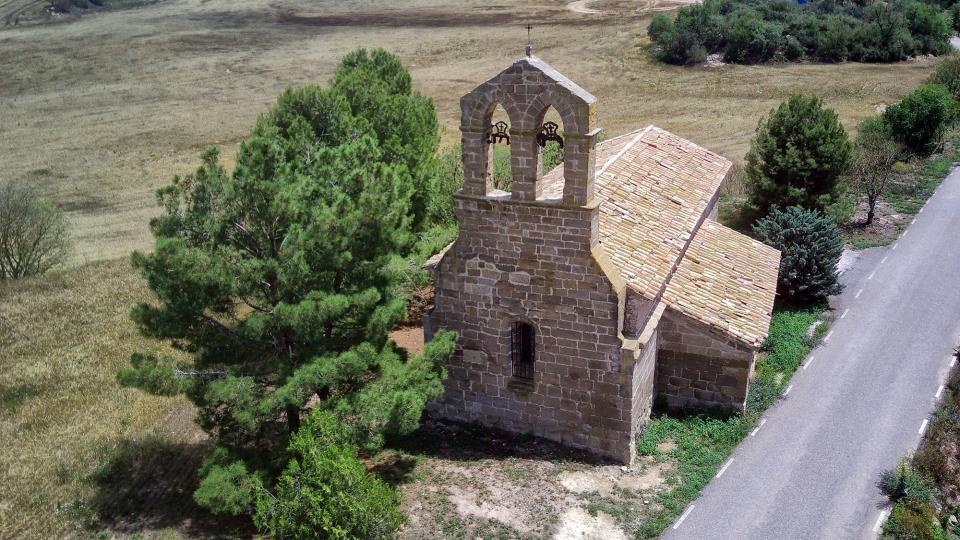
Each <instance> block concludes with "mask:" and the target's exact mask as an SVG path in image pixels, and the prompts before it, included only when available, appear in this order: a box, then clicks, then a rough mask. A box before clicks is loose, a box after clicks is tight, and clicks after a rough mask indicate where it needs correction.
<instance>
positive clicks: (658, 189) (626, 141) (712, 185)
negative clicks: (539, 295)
mask: <svg viewBox="0 0 960 540" xmlns="http://www.w3.org/2000/svg"><path fill="white" fill-rule="evenodd" d="M601 164H602V166H601ZM597 165H598V166H600V167H601V168H600V170H599V171H597V180H596V196H597V197H598V198H599V199H600V200H601V201H602V204H601V206H600V242H601V245H602V246H603V248H604V250H605V251H606V252H607V255H608V256H609V257H610V260H611V261H613V263H614V264H615V265H616V266H617V267H618V268H619V269H620V273H621V274H622V276H623V278H624V279H625V280H626V281H627V283H628V284H629V285H630V287H631V288H632V289H634V290H635V291H637V292H639V293H641V294H643V295H644V296H645V297H647V298H650V299H653V298H656V297H657V296H658V295H659V294H660V292H661V290H662V288H663V285H664V283H666V281H667V279H668V278H669V276H670V274H671V273H672V272H673V271H674V269H675V268H676V265H677V264H678V263H679V262H680V255H681V253H682V252H683V249H684V248H685V247H686V245H687V244H688V242H689V240H690V238H691V236H693V233H694V231H696V228H697V225H698V224H699V223H700V221H701V220H702V219H703V218H704V217H705V214H706V209H707V206H708V205H709V204H710V201H711V200H712V199H713V197H714V196H715V195H716V193H717V190H718V189H719V188H720V182H722V181H723V178H724V176H725V175H726V174H727V171H728V170H729V169H730V161H728V160H727V159H725V158H723V157H721V156H719V155H717V154H714V153H713V152H710V151H708V150H705V149H703V148H700V147H699V146H697V145H695V144H693V143H691V142H689V141H686V140H684V139H682V138H680V137H678V136H676V135H673V134H672V133H668V132H666V131H664V130H662V129H660V128H657V127H654V126H650V127H647V128H645V129H642V130H639V131H635V132H633V133H629V134H627V135H624V136H621V137H617V138H615V139H611V140H609V141H604V142H602V143H600V144H599V145H597ZM544 182H545V183H546V188H545V193H544V195H545V196H547V197H552V196H557V195H558V194H559V193H560V192H561V191H562V189H563V170H562V167H558V169H557V170H553V171H551V172H550V174H547V175H545V176H544Z"/></svg>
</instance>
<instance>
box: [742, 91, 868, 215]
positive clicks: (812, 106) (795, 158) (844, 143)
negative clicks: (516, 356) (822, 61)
mask: <svg viewBox="0 0 960 540" xmlns="http://www.w3.org/2000/svg"><path fill="white" fill-rule="evenodd" d="M851 159H852V145H851V143H850V139H849V137H848V136H847V132H846V131H845V130H844V129H843V126H842V125H841V124H840V121H839V120H838V119H837V113H835V112H833V111H832V110H830V109H825V108H824V107H823V103H822V102H821V101H820V98H817V97H813V96H801V95H795V96H793V97H791V98H790V99H789V100H787V101H785V102H783V103H781V104H780V106H779V107H777V109H775V110H774V111H773V112H772V113H771V114H770V116H769V118H766V119H763V120H761V121H760V124H759V125H758V126H757V133H756V136H755V137H754V140H753V145H752V147H751V148H750V151H749V152H748V153H747V156H746V160H747V166H746V169H745V170H746V185H745V187H746V189H747V205H748V212H749V213H751V214H752V217H753V218H756V217H760V216H764V215H766V214H767V213H769V212H770V209H771V208H773V207H774V206H778V207H780V208H786V207H789V206H800V207H802V208H808V209H815V210H821V211H822V210H824V209H825V208H827V207H828V206H830V205H831V204H832V203H833V202H834V199H835V196H836V191H837V182H838V180H839V178H840V176H841V175H842V174H843V173H845V172H846V170H847V168H848V167H849V165H850V162H851Z"/></svg>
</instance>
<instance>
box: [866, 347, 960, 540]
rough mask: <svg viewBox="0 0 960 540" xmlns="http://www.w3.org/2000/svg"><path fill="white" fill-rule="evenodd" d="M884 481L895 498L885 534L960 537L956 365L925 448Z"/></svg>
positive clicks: (959, 374) (940, 539) (959, 372)
mask: <svg viewBox="0 0 960 540" xmlns="http://www.w3.org/2000/svg"><path fill="white" fill-rule="evenodd" d="M958 354H960V351H958ZM879 487H880V489H881V490H882V491H883V493H884V494H885V495H887V497H889V498H890V501H891V502H892V503H893V508H892V510H891V512H890V516H889V518H888V519H887V521H886V523H885V524H884V526H883V533H882V538H889V539H893V540H905V539H920V540H927V539H930V540H955V539H957V538H960V369H954V370H953V373H952V374H951V377H950V379H949V381H948V382H947V385H946V388H945V394H944V396H943V398H942V401H940V403H939V404H938V406H937V410H936V412H935V413H934V417H933V420H932V422H931V423H930V426H929V428H928V429H927V432H926V435H925V437H924V440H923V442H922V443H921V444H920V448H919V449H918V450H917V451H916V453H914V454H913V456H912V457H910V458H905V459H904V460H903V461H901V462H900V463H899V464H898V465H897V466H896V467H895V468H894V469H892V470H889V471H886V472H884V473H883V475H882V476H881V478H880V482H879Z"/></svg>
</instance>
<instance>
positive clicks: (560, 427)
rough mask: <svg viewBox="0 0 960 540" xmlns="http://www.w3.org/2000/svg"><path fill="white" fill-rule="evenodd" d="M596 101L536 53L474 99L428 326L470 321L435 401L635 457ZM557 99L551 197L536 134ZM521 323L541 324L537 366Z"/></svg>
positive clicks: (450, 410)
mask: <svg viewBox="0 0 960 540" xmlns="http://www.w3.org/2000/svg"><path fill="white" fill-rule="evenodd" d="M595 104H596V98H594V97H593V96H592V95H590V94H589V93H588V92H586V91H585V90H583V89H582V88H580V87H579V86H577V85H575V84H574V83H572V82H570V81H569V80H567V79H566V78H565V77H563V76H562V75H560V74H559V73H557V72H556V71H555V70H554V69H553V68H551V67H550V66H548V65H547V64H545V63H544V62H543V61H541V60H539V59H537V58H535V57H527V58H523V59H521V60H520V61H518V62H516V63H514V64H513V65H512V66H510V67H509V68H508V69H506V70H505V71H503V72H502V73H500V74H499V75H497V76H496V77H494V78H492V79H491V80H489V81H487V82H486V83H484V84H482V85H480V86H479V87H478V88H477V89H476V90H474V91H473V92H471V93H469V94H467V95H466V96H464V97H463V99H462V100H461V109H462V121H461V125H462V133H463V165H464V186H463V190H462V191H461V192H460V193H458V194H457V195H456V197H455V199H456V213H457V218H458V219H459V222H460V236H459V237H458V239H457V240H456V242H454V243H453V245H452V246H450V247H449V248H448V250H447V251H446V252H445V255H444V256H443V257H442V261H440V262H439V265H438V267H437V274H436V275H437V279H436V282H435V288H436V298H435V308H434V310H433V312H432V313H431V314H430V315H429V318H428V324H427V326H428V330H427V332H428V334H429V333H430V330H429V329H430V328H451V329H455V330H457V331H458V332H459V333H460V341H459V344H458V348H457V352H456V354H455V355H454V358H453V359H452V360H451V363H450V367H449V374H450V375H449V378H448V380H447V388H446V394H445V395H444V397H443V398H442V399H441V400H440V402H439V403H438V404H437V405H436V406H435V411H437V412H439V413H440V414H442V415H443V416H446V417H450V418H454V419H459V420H465V421H476V422H481V423H484V424H488V425H495V426H498V427H501V428H505V429H508V430H512V431H518V432H524V433H526V432H531V433H534V434H536V435H540V436H544V437H548V438H551V439H554V440H557V441H561V442H566V443H569V444H571V445H574V446H580V447H586V448H592V449H596V450H597V451H598V452H600V453H604V454H608V455H611V456H613V457H616V458H618V459H621V460H628V459H629V458H630V456H629V455H628V454H629V451H628V450H627V449H628V447H629V446H630V440H631V436H632V433H631V429H632V426H631V422H630V414H629V410H630V393H631V390H632V381H631V377H630V374H629V373H625V372H624V371H623V370H621V369H620V367H619V365H618V364H619V357H620V345H621V344H620V338H619V333H618V327H617V325H618V320H619V317H618V314H619V311H620V305H621V298H620V296H619V295H618V292H617V287H616V285H615V284H614V281H616V280H617V278H616V277H611V275H609V274H608V272H607V271H606V270H605V269H604V262H603V261H602V260H598V258H597V254H595V253H594V251H595V250H594V247H595V245H596V243H597V238H598V235H597V233H598V231H597V220H598V218H599V214H598V205H597V203H596V201H594V197H593V191H594V153H595V140H596V136H597V133H598V132H599V130H598V129H597V126H596V115H595ZM497 105H500V106H502V107H503V109H504V110H505V111H506V113H507V116H508V117H509V120H510V129H509V136H510V152H511V165H512V174H513V181H512V192H511V193H506V192H502V191H498V190H495V189H494V188H493V182H492V171H491V167H492V144H491V143H490V142H488V141H489V138H488V135H489V134H490V129H491V126H490V123H491V117H492V114H493V111H494V109H495V108H496V106H497ZM549 107H553V108H554V109H555V110H556V111H557V112H558V113H559V115H560V117H561V119H562V121H563V135H564V141H563V142H564V151H565V152H564V153H565V158H564V163H563V174H564V179H565V182H564V186H563V188H562V191H561V192H560V193H559V194H558V195H559V196H558V197H556V198H552V199H545V198H544V197H543V189H542V186H541V180H542V176H543V174H542V167H541V164H540V151H541V148H540V146H539V144H538V142H537V136H538V134H540V132H541V129H542V126H543V119H544V115H545V114H546V112H547V110H548V108H549ZM601 258H602V255H601ZM614 276H615V275H614ZM620 288H621V289H622V286H621V287H620ZM518 325H526V326H522V327H521V326H518ZM517 328H529V329H531V330H532V341H533V350H534V351H535V356H534V358H533V362H532V364H533V366H534V369H533V371H532V373H529V374H523V373H518V372H516V370H515V366H514V365H513V362H512V359H513V351H512V347H513V346H514V341H515V337H516V336H515V335H514V334H515V333H516V332H517ZM528 337H530V336H528ZM524 375H528V376H524Z"/></svg>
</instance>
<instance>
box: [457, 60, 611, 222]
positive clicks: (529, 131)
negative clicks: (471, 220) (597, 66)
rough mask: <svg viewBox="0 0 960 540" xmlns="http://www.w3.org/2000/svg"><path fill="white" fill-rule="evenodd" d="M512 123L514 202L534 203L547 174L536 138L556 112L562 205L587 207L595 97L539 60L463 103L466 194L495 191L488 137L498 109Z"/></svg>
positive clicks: (493, 81)
mask: <svg viewBox="0 0 960 540" xmlns="http://www.w3.org/2000/svg"><path fill="white" fill-rule="evenodd" d="M498 103H499V104H500V105H502V106H503V108H504V110H505V111H506V112H507V115H508V117H509V118H510V126H509V130H510V146H511V149H510V154H511V160H510V161H511V175H512V179H513V181H512V186H511V187H512V192H511V198H512V199H515V200H526V201H535V200H537V199H538V198H540V195H541V194H542V185H541V182H540V180H541V178H542V175H543V171H542V167H541V160H540V157H541V156H540V146H539V144H538V141H537V139H538V136H540V135H541V131H542V130H543V127H544V126H543V123H544V122H543V119H544V116H545V115H546V113H547V111H548V110H549V109H550V108H551V107H552V108H554V109H556V111H557V113H558V115H559V116H560V118H561V119H562V122H563V132H564V174H563V177H564V188H563V203H564V204H569V205H585V204H588V203H589V202H590V201H591V200H592V199H593V187H594V179H593V175H594V159H595V151H594V148H595V145H596V136H597V134H598V133H599V129H597V127H596V114H595V105H596V98H595V97H593V96H592V95H591V94H590V93H589V92H587V91H586V90H584V89H582V88H580V87H579V86H577V85H576V84H575V83H573V82H572V81H570V80H569V79H567V78H566V77H564V76H563V75H561V74H560V73H559V72H557V71H556V70H555V69H553V68H552V67H550V66H549V65H548V64H547V63H546V62H543V61H542V60H540V59H539V58H537V57H535V56H529V57H526V58H523V59H521V60H519V61H517V62H515V63H514V64H513V65H512V66H510V67H509V68H507V69H506V70H504V71H503V72H501V73H500V74H499V75H497V76H495V77H493V78H492V79H490V80H489V81H487V82H485V83H484V84H482V85H480V86H479V87H477V88H476V89H474V90H473V91H472V92H470V93H469V94H467V95H465V96H463V98H461V100H460V110H461V117H460V129H461V133H462V135H463V136H462V145H463V169H464V188H463V192H464V193H466V194H470V195H480V196H483V195H488V194H490V193H492V192H493V189H494V186H493V182H492V178H491V173H492V171H491V168H492V163H491V150H490V148H489V145H490V144H491V143H490V142H489V137H488V133H489V131H490V124H491V122H490V120H491V117H492V114H493V111H494V109H495V108H496V105H497V104H498Z"/></svg>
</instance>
